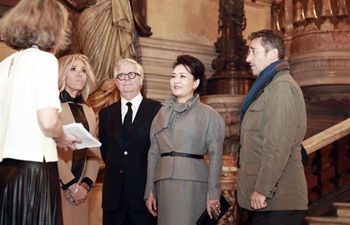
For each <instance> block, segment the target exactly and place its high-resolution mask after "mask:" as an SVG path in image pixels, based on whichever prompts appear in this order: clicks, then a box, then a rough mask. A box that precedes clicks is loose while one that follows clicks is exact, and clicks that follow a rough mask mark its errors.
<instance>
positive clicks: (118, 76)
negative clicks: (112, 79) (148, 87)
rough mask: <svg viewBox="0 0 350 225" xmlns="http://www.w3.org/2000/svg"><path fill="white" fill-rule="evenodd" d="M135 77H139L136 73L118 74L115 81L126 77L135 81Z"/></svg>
mask: <svg viewBox="0 0 350 225" xmlns="http://www.w3.org/2000/svg"><path fill="white" fill-rule="evenodd" d="M136 75H137V76H140V74H139V73H138V72H130V73H120V74H118V75H117V77H116V79H119V80H125V79H126V77H129V79H135V77H136Z"/></svg>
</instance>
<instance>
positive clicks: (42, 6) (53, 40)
mask: <svg viewBox="0 0 350 225" xmlns="http://www.w3.org/2000/svg"><path fill="white" fill-rule="evenodd" d="M70 25H71V23H70V22H69V20H68V12H67V10H66V8H65V7H64V6H63V5H62V4H61V3H60V2H58V1H56V0H21V1H20V2H19V3H18V4H17V5H16V6H15V7H13V8H12V9H11V10H9V11H8V12H7V13H5V15H4V16H3V17H2V18H1V19H0V38H1V40H2V41H4V42H5V43H6V45H8V46H9V47H11V48H13V49H16V50H19V49H26V48H30V47H32V46H33V45H36V46H38V48H39V49H40V50H43V51H47V52H49V51H52V50H64V49H65V48H66V47H67V46H68V44H69V41H70V38H69V36H70Z"/></svg>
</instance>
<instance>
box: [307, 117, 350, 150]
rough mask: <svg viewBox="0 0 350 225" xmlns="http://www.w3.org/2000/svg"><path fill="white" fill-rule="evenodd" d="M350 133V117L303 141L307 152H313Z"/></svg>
mask: <svg viewBox="0 0 350 225" xmlns="http://www.w3.org/2000/svg"><path fill="white" fill-rule="evenodd" d="M348 134H350V118H348V119H346V120H344V121H342V122H340V123H338V124H336V125H334V126H332V127H330V128H328V129H326V130H324V131H322V132H320V133H318V134H315V135H314V136H312V137H310V138H308V139H306V140H304V141H303V142H302V144H303V146H304V148H305V149H306V151H307V154H311V153H313V152H315V151H317V150H319V149H321V148H322V147H324V146H326V145H328V144H330V143H333V142H334V141H336V140H339V139H340V138H342V137H344V136H346V135H348Z"/></svg>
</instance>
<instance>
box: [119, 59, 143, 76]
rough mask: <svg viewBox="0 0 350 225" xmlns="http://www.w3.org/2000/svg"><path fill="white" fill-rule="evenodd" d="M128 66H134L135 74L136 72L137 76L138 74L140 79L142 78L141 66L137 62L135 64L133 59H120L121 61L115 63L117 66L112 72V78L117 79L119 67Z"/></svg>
mask: <svg viewBox="0 0 350 225" xmlns="http://www.w3.org/2000/svg"><path fill="white" fill-rule="evenodd" d="M128 64H133V65H135V67H136V72H137V73H138V74H140V76H141V77H142V78H144V74H143V69H142V66H141V65H140V64H139V63H138V62H136V61H135V60H133V59H128V58H126V59H121V60H119V61H118V62H117V65H116V66H115V67H114V70H113V76H114V78H117V75H118V70H119V69H120V68H121V67H124V66H126V65H128Z"/></svg>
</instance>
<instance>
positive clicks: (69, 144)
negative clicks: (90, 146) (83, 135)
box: [55, 134, 81, 151]
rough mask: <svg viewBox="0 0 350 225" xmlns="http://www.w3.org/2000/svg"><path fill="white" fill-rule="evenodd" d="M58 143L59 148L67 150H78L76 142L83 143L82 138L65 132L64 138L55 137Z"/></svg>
mask: <svg viewBox="0 0 350 225" xmlns="http://www.w3.org/2000/svg"><path fill="white" fill-rule="evenodd" d="M55 141H56V145H57V146H58V147H59V148H62V149H63V150H65V151H67V150H68V149H72V150H76V149H77V147H76V146H75V145H76V143H79V144H80V143H81V140H80V139H79V138H77V137H75V136H73V135H71V134H64V135H63V137H62V138H59V139H55Z"/></svg>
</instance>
